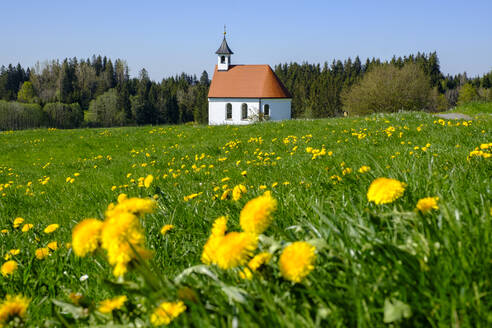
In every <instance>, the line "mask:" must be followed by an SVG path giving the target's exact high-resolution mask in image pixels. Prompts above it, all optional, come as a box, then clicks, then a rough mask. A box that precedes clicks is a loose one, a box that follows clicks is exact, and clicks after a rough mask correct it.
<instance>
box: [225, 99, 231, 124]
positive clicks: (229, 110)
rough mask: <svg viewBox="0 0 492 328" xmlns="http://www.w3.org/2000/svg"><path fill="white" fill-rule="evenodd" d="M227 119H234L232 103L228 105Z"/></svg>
mask: <svg viewBox="0 0 492 328" xmlns="http://www.w3.org/2000/svg"><path fill="white" fill-rule="evenodd" d="M226 120H232V105H231V103H227V105H226Z"/></svg>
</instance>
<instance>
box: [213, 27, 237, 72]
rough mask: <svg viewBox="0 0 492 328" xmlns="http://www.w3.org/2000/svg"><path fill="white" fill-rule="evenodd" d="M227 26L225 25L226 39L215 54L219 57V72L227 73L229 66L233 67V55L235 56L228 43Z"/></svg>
mask: <svg viewBox="0 0 492 328" xmlns="http://www.w3.org/2000/svg"><path fill="white" fill-rule="evenodd" d="M226 34H227V32H226V26H225V24H224V39H223V40H222V43H221V45H220V47H219V49H217V51H216V52H215V53H216V54H217V55H218V62H217V67H218V70H219V71H227V70H228V69H229V65H231V55H232V54H233V52H232V50H231V48H229V45H228V44H227V41H226Z"/></svg>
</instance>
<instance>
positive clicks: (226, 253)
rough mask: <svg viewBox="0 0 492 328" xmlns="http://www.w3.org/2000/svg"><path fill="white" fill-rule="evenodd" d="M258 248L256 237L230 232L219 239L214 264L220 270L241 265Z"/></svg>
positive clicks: (250, 234) (244, 233)
mask: <svg viewBox="0 0 492 328" xmlns="http://www.w3.org/2000/svg"><path fill="white" fill-rule="evenodd" d="M257 247H258V236H256V235H255V234H252V233H247V232H230V233H228V234H227V235H225V236H224V237H223V238H221V239H220V241H219V244H218V247H217V249H216V250H215V254H214V255H215V256H214V261H213V262H214V263H215V264H217V265H218V266H219V267H220V268H221V269H231V268H235V267H237V266H239V265H243V264H244V263H246V261H247V260H248V259H249V258H250V257H251V255H252V254H253V252H254V251H255V250H256V248H257Z"/></svg>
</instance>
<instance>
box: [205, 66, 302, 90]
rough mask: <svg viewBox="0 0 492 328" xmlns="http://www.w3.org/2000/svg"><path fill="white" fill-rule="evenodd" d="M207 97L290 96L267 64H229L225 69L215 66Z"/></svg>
mask: <svg viewBox="0 0 492 328" xmlns="http://www.w3.org/2000/svg"><path fill="white" fill-rule="evenodd" d="M208 97H209V98H292V96H291V95H290V92H289V91H288V90H287V88H286V87H285V86H284V85H283V84H282V82H281V81H280V80H279V78H278V77H277V75H275V73H274V72H273V71H272V69H271V68H270V66H269V65H231V66H229V70H227V71H219V70H218V69H217V65H216V66H215V72H214V77H213V78H212V83H211V84H210V89H209V91H208Z"/></svg>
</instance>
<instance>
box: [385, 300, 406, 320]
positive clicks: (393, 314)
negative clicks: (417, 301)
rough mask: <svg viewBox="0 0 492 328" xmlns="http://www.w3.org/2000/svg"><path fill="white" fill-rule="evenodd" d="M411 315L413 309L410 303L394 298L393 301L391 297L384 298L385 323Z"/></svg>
mask: <svg viewBox="0 0 492 328" xmlns="http://www.w3.org/2000/svg"><path fill="white" fill-rule="evenodd" d="M411 316H412V309H411V308H410V306H409V305H408V304H405V303H403V302H402V301H400V300H397V299H394V298H392V299H391V301H390V300H389V299H385V300H384V319H383V321H384V323H391V322H395V321H398V320H401V319H402V318H405V319H406V318H410V317H411Z"/></svg>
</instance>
